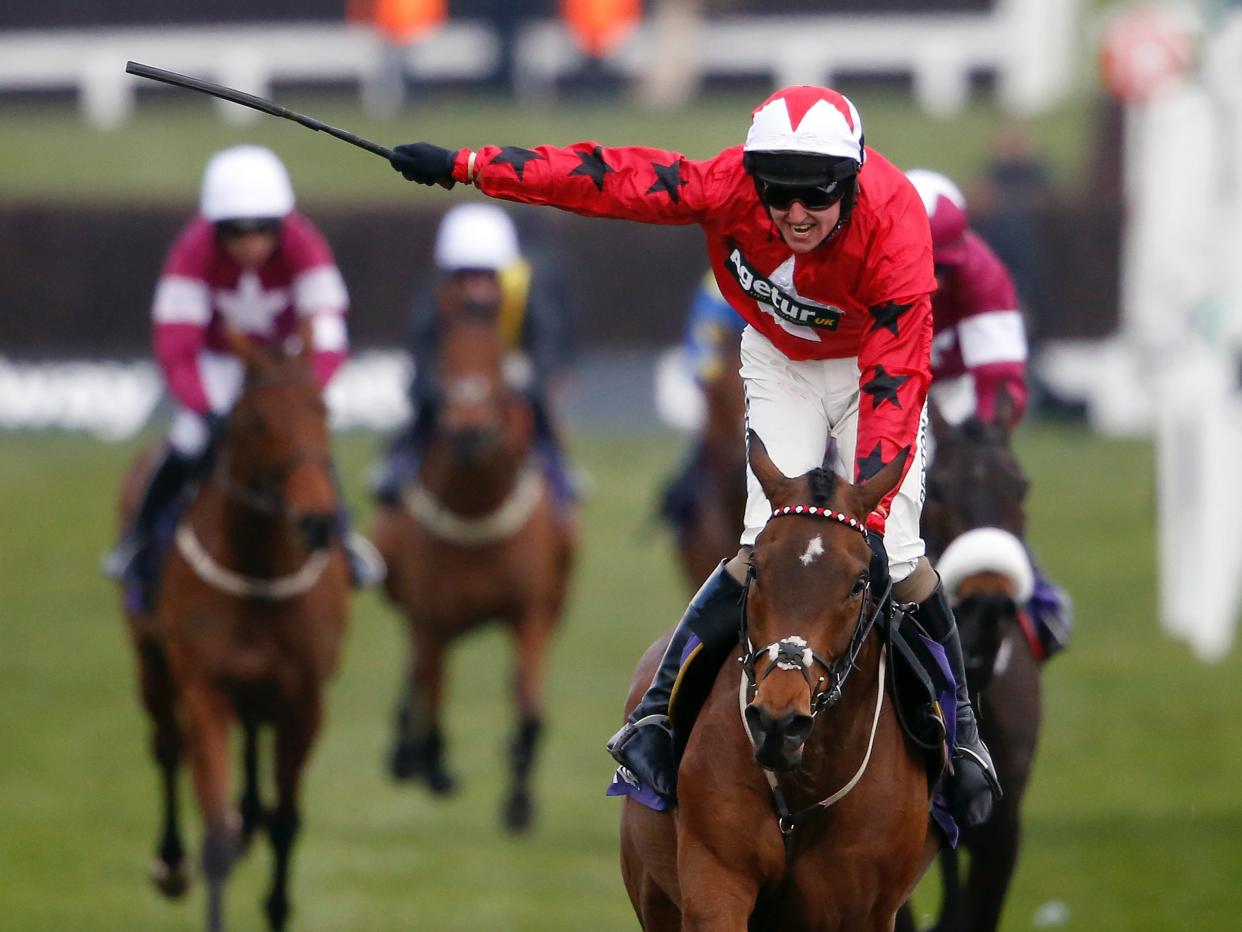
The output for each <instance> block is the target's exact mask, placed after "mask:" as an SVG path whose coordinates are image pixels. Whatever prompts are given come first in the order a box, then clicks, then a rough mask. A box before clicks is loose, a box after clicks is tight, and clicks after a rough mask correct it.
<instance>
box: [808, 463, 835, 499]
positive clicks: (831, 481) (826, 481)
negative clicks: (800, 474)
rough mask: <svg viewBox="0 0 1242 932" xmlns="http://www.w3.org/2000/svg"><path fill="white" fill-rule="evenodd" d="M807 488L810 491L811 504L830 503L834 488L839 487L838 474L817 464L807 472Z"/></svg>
mask: <svg viewBox="0 0 1242 932" xmlns="http://www.w3.org/2000/svg"><path fill="white" fill-rule="evenodd" d="M806 484H807V490H808V492H809V493H810V497H811V501H810V504H812V505H817V506H819V507H821V508H822V507H825V506H827V505H828V503H829V500H830V499H831V498H832V493H833V490H835V489H836V487H837V474H836V473H835V472H833V471H832V470H830V469H825V468H824V467H822V466H816V467H815V468H814V469H812V470H811V471H810V472H809V473H807V474H806Z"/></svg>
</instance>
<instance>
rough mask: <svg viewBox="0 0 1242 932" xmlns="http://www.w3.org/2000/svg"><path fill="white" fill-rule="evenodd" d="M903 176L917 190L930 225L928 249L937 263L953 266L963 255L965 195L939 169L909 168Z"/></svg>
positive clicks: (964, 250)
mask: <svg viewBox="0 0 1242 932" xmlns="http://www.w3.org/2000/svg"><path fill="white" fill-rule="evenodd" d="M906 177H907V178H909V179H910V183H911V184H913V185H914V190H916V191H918V192H919V198H920V199H921V200H922V201H923V207H924V209H925V210H926V211H927V220H928V222H929V223H930V224H931V234H932V251H933V253H934V254H935V260H936V263H937V264H938V265H956V264H957V263H959V262H961V261H962V260H963V259H965V258H966V256H967V254H968V253H967V246H966V227H967V225H968V224H967V219H966V197H965V196H964V195H963V194H962V190H961V188H959V187H958V186H957V185H955V184H954V183H953V182H952V181H950V180H949V179H948V178H946V177H945V176H944V175H942V174H940V173H939V172H934V171H931V170H929V169H926V168H912V169H910V170H909V171H908V172H906Z"/></svg>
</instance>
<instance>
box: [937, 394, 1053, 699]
mask: <svg viewBox="0 0 1242 932" xmlns="http://www.w3.org/2000/svg"><path fill="white" fill-rule="evenodd" d="M1011 423H1012V402H1011V400H1010V398H1009V395H1008V393H1007V392H1006V391H1005V390H1004V389H1003V388H1002V389H1001V392H1000V394H999V396H998V400H997V410H996V414H995V416H994V418H993V419H992V420H990V421H982V420H980V419H978V418H975V417H971V418H968V419H967V420H965V421H963V422H962V423H961V424H957V425H954V424H950V423H949V422H948V421H947V420H945V419H944V418H943V417H941V416H940V415H939V413H938V412H937V411H936V409H935V406H934V405H933V406H932V428H933V435H934V437H935V459H934V461H933V463H932V465H931V467H930V468H929V469H928V471H927V499H926V502H925V504H924V506H923V538H924V540H925V541H926V542H927V547H928V551H929V553H931V554H934V555H936V557H937V558H938V559H937V568H938V569H939V571H940V573H941V576H942V578H943V580H944V584H945V592H946V593H947V594H948V596H949V598H950V600H951V601H952V602H953V603H954V614H955V615H956V618H957V625H958V631H959V634H960V636H961V639H962V650H963V653H964V655H965V658H966V668H967V678H968V679H969V680H970V687H971V690H972V691H974V692H976V693H978V692H981V691H983V690H984V689H986V688H987V686H988V683H989V682H990V680H991V675H992V668H993V666H994V664H995V659H996V655H997V651H998V650H999V648H1000V643H1001V641H1002V640H1003V639H1004V636H1005V633H1006V632H1007V631H1008V630H1009V628H1010V626H1011V625H1012V624H1013V623H1014V622H1015V620H1016V618H1017V613H1018V609H1019V606H1021V605H1022V604H1023V603H1024V602H1025V601H1026V599H1027V598H1029V596H1030V588H1031V585H1032V583H1031V574H1032V570H1031V566H1030V560H1029V558H1028V557H1027V556H1026V551H1025V547H1024V545H1023V544H1022V539H1023V536H1024V534H1025V529H1026V513H1025V510H1024V503H1025V500H1026V494H1027V491H1028V489H1029V487H1030V484H1029V483H1028V481H1027V479H1026V476H1025V474H1024V473H1023V471H1022V467H1021V466H1020V465H1019V463H1018V460H1017V457H1015V456H1014V454H1013V450H1012V449H1011V447H1010V433H1011V431H1010V426H1009V425H1010V424H1011Z"/></svg>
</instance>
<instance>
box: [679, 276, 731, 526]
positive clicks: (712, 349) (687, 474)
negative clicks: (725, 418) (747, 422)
mask: <svg viewBox="0 0 1242 932" xmlns="http://www.w3.org/2000/svg"><path fill="white" fill-rule="evenodd" d="M745 326H746V321H744V320H742V318H741V317H739V316H738V313H737V311H735V310H733V308H732V307H731V306H730V304H729V302H728V301H726V300H725V299H724V295H722V294H721V293H720V286H719V285H717V284H716V279H715V278H714V277H713V276H712V273H711V272H710V271H709V272H708V273H707V274H706V275H705V276H703V281H702V282H700V283H699V287H698V288H696V289H695V290H694V297H693V298H691V299H690V312H689V314H688V315H687V317H686V326H685V329H684V330H683V331H682V337H681V346H680V347H679V351H678V363H679V364H680V365H681V366H682V367H683V368H685V369H686V370H688V374H689V376H690V378H691V379H693V381H694V383H695V384H696V385H697V386H698V387H699V388H700V389H701V388H702V387H703V386H705V385H709V384H711V383H714V382H715V381H716V380H717V379H735V378H737V377H738V374H737V366H736V364H735V361H733V360H732V358H731V355H730V354H728V353H726V349H727V348H728V347H730V346H736V345H737V340H738V338H739V337H740V336H741V333H742V330H743V328H744V327H745ZM726 360H730V361H728V362H727V361H726ZM659 391H660V389H659V387H657V393H658V392H659ZM669 403H670V404H672V403H675V399H670V402H669ZM738 439H739V441H740V440H741V438H740V437H739V438H738ZM702 455H703V454H702V440H701V438H697V439H696V440H695V441H694V444H693V446H692V448H691V449H690V451H689V454H688V455H687V456H685V457H684V458H683V460H682V463H681V465H680V466H679V467H678V468H677V471H676V472H675V473H673V475H672V476H670V477H669V479H668V480H667V482H666V483H665V485H664V490H663V492H662V494H661V499H660V515H661V517H663V518H664V520H665V521H667V522H668V523H669V524H670V525H671V526H672V527H673V528H682V527H684V526H686V525H687V524H689V523H690V522H691V521H692V520H693V519H694V514H695V511H696V509H697V508H698V507H699V495H700V494H701V492H702V489H703V484H702V482H701V480H700V457H701V456H702Z"/></svg>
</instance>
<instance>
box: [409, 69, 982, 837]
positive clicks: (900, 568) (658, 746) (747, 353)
mask: <svg viewBox="0 0 1242 932" xmlns="http://www.w3.org/2000/svg"><path fill="white" fill-rule="evenodd" d="M391 162H392V165H393V167H394V168H395V169H397V170H398V171H400V172H401V174H402V175H403V176H404V177H405V178H407V179H408V180H411V181H417V182H419V183H422V184H429V185H430V184H440V185H442V186H444V187H452V185H453V184H455V183H457V182H461V183H465V184H473V185H475V186H476V187H478V188H479V189H480V190H482V191H483V192H484V193H485V194H489V195H491V196H493V197H501V198H507V199H509V200H516V201H523V202H526V203H534V204H551V205H554V206H557V207H560V208H563V209H566V210H571V211H573V212H575V213H579V214H583V215H586V216H595V217H616V218H621V219H627V220H638V221H643V222H647V223H664V224H688V223H697V224H698V225H700V226H701V227H702V228H703V230H704V233H705V235H706V238H707V249H708V255H709V258H710V260H711V268H712V273H713V275H714V276H715V278H716V282H717V284H719V286H720V290H721V293H722V294H723V295H724V297H725V299H726V300H727V301H728V302H729V304H730V305H732V306H733V308H734V309H735V310H736V311H737V312H738V314H740V315H741V316H742V317H743V318H744V319H745V320H746V323H747V325H748V326H747V327H746V329H745V331H744V332H743V334H742V347H741V358H742V368H741V375H742V380H743V383H744V386H745V390H746V401H747V421H748V427H749V428H750V429H751V430H754V431H755V432H756V434H757V435H758V436H759V437H760V438H762V440H763V442H764V444H765V445H766V447H767V449H768V451H769V453H770V454H771V457H772V459H773V460H774V461H775V463H776V466H777V467H778V468H779V469H780V470H781V471H782V472H783V473H785V474H786V475H788V476H796V475H800V474H802V473H805V472H807V471H809V470H810V469H812V468H815V467H819V466H822V465H823V462H824V458H825V455H826V454H825V451H826V450H827V449H828V446H829V441H830V440H835V441H836V449H837V453H838V456H839V457H840V461H839V462H838V463H837V464H836V465H837V467H838V468H839V469H840V470H841V471H842V472H843V474H844V475H846V476H847V477H848V478H849V479H851V480H853V481H860V480H863V479H866V478H868V477H870V476H872V475H874V474H875V473H876V472H877V471H878V470H879V469H881V468H882V467H883V466H884V465H885V464H887V463H890V462H892V460H893V459H894V458H895V457H897V456H899V455H901V453H902V451H903V450H908V451H909V453H910V455H909V456H908V457H907V458H906V465H905V475H904V476H903V478H902V480H901V482H900V483H899V487H898V488H895V489H894V490H893V491H892V492H890V493H889V494H888V495H887V496H885V498H884V500H883V501H882V502H881V503H880V504H879V505H878V506H877V508H876V510H875V511H874V512H873V513H872V514H871V515H869V516H868V517H867V519H866V523H867V527H868V528H869V533H868V539H869V541H870V542H871V546H872V549H873V552H874V558H873V560H872V567H871V582H872V587H873V590H874V591H875V592H877V593H880V592H884V591H885V590H886V589H887V581H888V579H889V578H890V577H891V579H892V582H893V584H894V585H893V592H892V595H893V598H895V599H897V600H898V601H900V602H905V603H914V608H913V610H912V611H913V613H914V614H915V616H916V617H917V620H918V622H919V623H920V624H921V625H922V627H923V628H924V630H926V631H927V632H928V633H929V634H930V635H931V636H932V637H934V638H935V639H936V640H938V641H939V642H940V643H941V644H942V645H943V646H944V648H945V653H946V655H947V656H948V658H949V661H950V663H951V665H952V668H953V670H954V672H955V674H956V676H957V682H958V689H957V703H956V704H957V739H956V748H955V750H954V760H955V766H954V767H953V774H952V776H951V778H950V780H949V782H948V784H947V785H946V790H947V793H948V799H949V803H950V805H951V807H952V809H953V811H954V813H955V814H956V815H957V816H958V817H959V818H962V819H964V820H965V821H966V822H967V824H969V825H976V824H978V823H980V822H982V821H983V820H985V819H986V818H987V816H988V815H989V813H990V811H991V808H992V802H993V799H994V798H995V797H996V796H998V795H999V792H1000V787H999V784H998V782H997V779H996V772H995V769H994V768H993V766H992V762H991V758H990V756H989V754H988V751H987V748H986V747H985V746H984V744H983V742H982V740H980V737H979V731H978V728H977V726H976V720H975V713H974V710H973V709H972V708H971V704H970V696H969V693H968V691H967V688H966V676H965V670H964V665H963V662H962V651H961V644H960V641H959V639H958V633H957V626H956V623H955V622H954V618H953V612H952V610H951V608H950V607H949V603H948V600H947V599H946V598H945V594H944V591H943V588H942V587H941V586H940V582H939V579H938V577H937V576H936V573H935V570H933V569H932V567H931V564H930V563H929V562H928V560H927V558H926V556H924V545H923V541H922V540H921V539H920V537H919V513H920V509H921V507H922V487H923V464H924V455H923V448H922V447H923V434H924V421H925V416H926V413H925V403H926V398H927V389H928V385H929V384H930V381H931V371H930V353H931V339H932V319H931V295H932V292H934V291H935V289H936V280H935V275H934V272H933V268H932V251H931V236H930V233H929V231H928V225H927V215H926V212H925V211H924V209H923V205H922V203H921V202H920V201H919V198H918V194H917V193H916V192H915V190H914V187H913V186H912V185H911V184H910V183H909V181H907V180H906V177H905V176H904V175H903V174H902V173H901V172H900V171H899V170H898V169H897V168H896V167H894V166H893V165H892V163H890V162H889V161H888V160H887V159H885V158H884V156H882V155H881V154H880V153H878V152H876V151H874V150H872V149H869V148H866V147H865V146H864V144H863V127H862V121H861V119H860V117H859V115H858V111H857V110H856V109H855V108H854V105H853V104H852V103H850V101H849V100H847V99H846V98H845V97H844V96H842V95H841V94H839V93H838V92H836V91H834V90H830V89H828V88H823V87H808V86H801V87H788V88H784V89H782V90H780V91H777V92H776V93H775V94H773V95H772V96H771V97H769V98H768V99H767V100H765V101H764V102H763V103H762V104H760V105H759V107H758V108H756V109H755V110H754V112H753V114H752V119H751V125H750V129H749V132H748V133H747V136H746V142H745V145H742V146H735V147H732V148H729V149H726V150H725V151H723V152H721V153H719V154H718V155H716V156H715V157H713V158H710V159H706V160H703V161H696V160H691V159H688V158H686V157H685V156H683V155H680V154H679V153H676V152H668V151H664V150H661V149H654V148H647V147H636V146H631V147H604V146H602V145H600V144H598V143H595V142H584V143H577V144H575V145H572V146H569V147H567V148H556V147H552V146H540V147H537V148H534V149H524V148H520V147H517V146H504V147H500V146H485V147H483V148H482V149H479V150H477V151H474V150H470V149H460V150H458V151H455V152H454V151H450V150H448V149H443V148H441V147H439V146H435V145H432V144H430V143H414V144H412V145H406V146H398V147H397V149H396V150H395V152H394V154H393V157H392V159H391ZM747 482H748V490H749V495H748V501H747V505H746V521H745V524H746V527H745V529H744V531H743V533H742V537H741V541H740V544H741V546H740V549H739V550H738V553H737V555H736V556H734V557H733V558H731V559H729V560H726V561H724V562H723V563H722V564H721V565H720V567H719V568H718V569H717V570H716V571H715V572H714V573H713V574H712V575H711V576H710V577H709V578H708V579H707V581H706V582H705V583H704V584H703V587H702V588H701V589H700V590H699V592H698V594H696V595H695V596H694V598H693V599H692V600H691V602H690V605H689V607H688V608H687V610H686V613H685V615H684V616H683V617H682V619H681V621H680V622H679V623H678V625H677V628H676V629H675V630H674V631H673V634H672V637H671V640H670V642H669V645H668V648H667V650H666V652H665V654H664V656H663V658H662V660H661V662H660V667H659V669H658V671H657V672H656V674H655V676H654V677H653V679H652V682H651V685H650V686H649V687H648V689H647V692H646V694H645V695H644V696H643V698H642V700H641V701H640V702H639V704H638V707H637V708H636V709H635V710H634V711H633V713H631V715H630V717H629V720H628V721H627V722H626V724H625V725H624V726H623V727H622V729H621V730H620V731H619V732H617V734H616V735H614V736H613V738H612V739H611V740H610V741H609V742H608V749H609V751H610V752H611V753H612V755H613V756H614V757H615V758H616V759H617V760H618V761H619V762H620V763H621V765H622V766H623V767H625V768H628V770H629V771H631V772H632V774H633V775H634V776H636V777H637V778H638V780H640V781H641V782H642V783H644V784H646V785H647V786H648V787H649V788H651V789H652V790H654V791H655V792H657V793H659V794H660V795H662V796H664V797H665V798H667V799H672V797H673V796H674V794H675V790H674V784H675V779H676V767H677V763H676V757H675V747H674V740H673V735H672V730H671V723H670V720H669V717H668V707H669V699H670V695H671V692H672V689H673V686H674V684H675V683H676V682H677V678H678V673H679V670H680V668H681V666H682V658H683V656H684V657H686V658H687V660H688V662H689V663H699V662H708V663H716V664H719V663H721V662H723V659H724V658H725V657H727V655H728V654H729V652H731V651H732V650H733V649H735V647H736V645H737V636H738V628H737V618H738V602H739V598H740V596H741V594H742V592H743V591H744V580H745V578H746V571H747V565H748V559H749V553H750V549H751V547H752V546H753V545H754V542H755V538H756V537H757V536H758V534H759V532H760V531H761V530H762V528H763V526H764V524H765V523H766V522H767V519H768V517H769V515H770V514H771V509H770V506H769V504H768V502H767V500H766V498H765V496H764V494H763V491H762V489H761V488H760V486H759V484H758V481H757V480H756V479H755V477H754V475H753V474H748V477H747Z"/></svg>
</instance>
